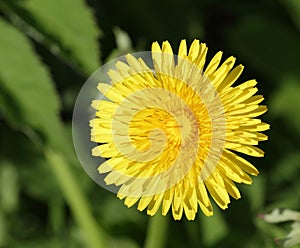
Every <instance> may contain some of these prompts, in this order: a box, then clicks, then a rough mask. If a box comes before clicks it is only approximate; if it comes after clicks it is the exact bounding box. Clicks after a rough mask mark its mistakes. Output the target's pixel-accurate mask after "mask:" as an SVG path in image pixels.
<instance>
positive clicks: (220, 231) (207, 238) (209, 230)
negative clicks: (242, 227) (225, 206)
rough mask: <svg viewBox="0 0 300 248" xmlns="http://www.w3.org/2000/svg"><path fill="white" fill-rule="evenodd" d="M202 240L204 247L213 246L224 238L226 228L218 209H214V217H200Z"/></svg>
mask: <svg viewBox="0 0 300 248" xmlns="http://www.w3.org/2000/svg"><path fill="white" fill-rule="evenodd" d="M201 227H202V240H203V243H204V244H205V246H209V247H210V246H213V245H215V244H216V243H217V242H219V241H220V240H221V239H222V238H224V237H225V236H226V234H227V232H228V228H227V225H226V222H225V220H224V218H223V216H222V215H221V213H220V210H219V209H217V208H216V209H214V215H213V216H211V217H209V218H208V217H206V216H204V215H201Z"/></svg>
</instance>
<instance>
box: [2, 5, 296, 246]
mask: <svg viewBox="0 0 300 248" xmlns="http://www.w3.org/2000/svg"><path fill="white" fill-rule="evenodd" d="M182 38H186V39H187V41H188V42H189V44H190V43H191V41H192V40H193V39H194V38H198V39H200V40H201V41H203V42H206V43H207V45H208V47H209V53H208V58H209V59H210V58H212V56H213V55H214V53H216V52H217V51H219V50H222V51H224V57H228V56H230V55H233V56H235V57H237V63H242V64H244V65H245V66H246V68H245V71H244V73H243V75H242V77H241V78H240V79H239V82H240V83H241V82H243V81H244V80H248V79H252V78H255V79H257V80H258V82H259V85H258V87H259V90H260V92H259V93H260V94H263V95H264V96H265V99H266V100H265V104H267V105H268V107H269V111H268V112H267V114H265V115H264V116H263V120H264V121H265V122H268V123H270V124H271V130H270V131H268V132H267V134H268V135H269V141H267V142H265V143H263V144H262V145H261V147H262V148H263V149H264V150H265V152H266V156H265V158H263V159H250V160H251V162H253V163H254V164H255V165H256V166H257V168H258V169H259V171H260V175H259V176H258V177H256V178H254V183H253V185H252V186H244V185H238V186H239V188H240V189H241V193H242V199H241V200H238V201H235V200H233V201H232V203H231V204H230V206H229V209H228V210H226V211H221V210H219V209H218V208H217V207H216V206H215V207H214V209H215V215H214V216H213V217H210V218H207V217H204V215H203V214H202V213H201V212H199V213H198V215H197V218H196V220H195V221H191V222H189V221H187V220H186V219H185V218H183V219H182V220H181V221H176V222H175V221H174V220H172V218H171V215H168V216H167V217H165V218H162V217H160V216H159V215H158V216H156V217H155V218H151V217H148V216H147V215H146V214H145V213H140V212H139V211H138V210H136V208H135V207H133V208H131V209H128V208H127V207H126V206H124V205H123V202H122V201H120V200H118V199H117V198H116V196H115V195H114V194H113V193H110V192H107V191H106V190H104V189H102V188H101V187H99V186H98V185H97V184H95V183H94V182H93V181H92V180H91V179H90V178H89V177H88V176H87V175H86V174H85V172H84V171H83V169H82V168H81V166H80V164H79V162H78V160H77V158H76V155H75V152H74V148H73V142H72V134H71V118H72V110H73V106H74V102H75V100H76V96H77V94H78V92H79V90H80V88H81V86H82V85H83V84H84V82H85V80H86V79H87V78H88V77H89V75H91V73H92V72H93V71H95V70H96V69H97V68H98V67H99V66H101V65H102V64H104V63H105V62H107V61H109V60H111V59H113V58H115V57H118V56H120V55H123V54H124V53H127V52H132V51H143V50H149V48H150V45H151V43H152V41H155V40H157V41H159V42H162V41H164V40H166V39H168V40H169V41H170V43H171V44H172V45H173V47H174V50H176V48H177V46H178V44H179V41H180V40H181V39H182ZM299 46H300V1H299V0H243V1H238V0H228V1H221V0H210V1H209V0H199V1H196V0H194V1H178V0H173V1H171V0H164V1H162V0H160V1H157V0H152V1H150V0H145V1H138V0H133V1H117V0H111V1H102V0H101V1H96V0H88V1H84V0H72V1H71V0H0V137H1V139H0V247H12V248H17V247H22V248H27V247H28V248H29V247H30V248H31V247H32V248H35V247H37V248H48V247H49V248H50V247H91V248H96V247H125V248H136V247H175V248H176V247H246V248H247V247H249V248H250V247H276V245H275V243H274V238H275V237H279V238H280V237H284V236H285V235H286V234H287V233H288V231H289V226H286V225H280V226H278V225H277V226H276V225H270V224H267V223H264V222H263V221H262V220H260V219H258V218H257V214H259V213H264V212H268V211H270V210H271V209H273V208H275V207H281V208H291V209H295V210H299V209H300V204H299V195H300V180H299V179H300V175H299V169H300V151H299V147H300V146H299V145H300V139H299V138H300V113H299V110H300V65H299V62H300V48H299Z"/></svg>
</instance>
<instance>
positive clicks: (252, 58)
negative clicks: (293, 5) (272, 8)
mask: <svg viewBox="0 0 300 248" xmlns="http://www.w3.org/2000/svg"><path fill="white" fill-rule="evenodd" d="M279 37H280V38H279ZM226 43H227V44H228V47H229V49H230V51H233V53H236V54H239V55H240V56H239V59H240V61H241V58H242V59H243V60H244V61H245V63H246V65H247V66H251V67H252V68H253V69H255V70H257V71H258V72H260V73H261V74H262V75H266V76H268V77H269V78H270V79H272V80H274V81H275V82H276V81H277V82H278V79H279V80H280V79H283V78H285V77H286V76H287V75H288V76H290V75H295V76H297V77H300V71H299V57H300V50H299V49H298V47H299V44H300V36H299V34H298V32H296V31H295V30H293V29H290V27H288V26H285V25H284V24H283V23H281V22H279V21H277V19H276V18H274V19H270V18H266V17H265V16H264V17H261V16H251V17H250V18H245V19H242V20H241V21H239V22H238V23H237V25H236V26H233V27H232V28H230V29H228V30H226ZM242 62H243V61H242Z"/></svg>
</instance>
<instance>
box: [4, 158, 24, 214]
mask: <svg viewBox="0 0 300 248" xmlns="http://www.w3.org/2000/svg"><path fill="white" fill-rule="evenodd" d="M18 201H19V184H18V171H17V169H16V167H15V166H13V165H12V164H11V163H9V162H6V161H4V162H2V163H1V167H0V208H1V209H2V210H3V212H6V213H11V212H13V211H14V210H15V209H16V208H17V207H18Z"/></svg>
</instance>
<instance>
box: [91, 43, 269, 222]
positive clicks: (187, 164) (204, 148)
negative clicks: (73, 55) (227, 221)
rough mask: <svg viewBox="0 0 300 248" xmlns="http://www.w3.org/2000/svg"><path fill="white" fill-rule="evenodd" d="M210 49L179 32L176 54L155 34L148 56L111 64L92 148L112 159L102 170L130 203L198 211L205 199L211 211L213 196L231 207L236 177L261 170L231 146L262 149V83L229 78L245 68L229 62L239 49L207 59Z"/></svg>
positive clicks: (255, 152)
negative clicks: (188, 41) (225, 56)
mask: <svg viewBox="0 0 300 248" xmlns="http://www.w3.org/2000/svg"><path fill="white" fill-rule="evenodd" d="M206 54H207V47H206V45H205V44H204V43H200V42H199V41H198V40H194V41H193V43H192V44H191V46H190V48H189V49H188V48H187V44H186V41H185V40H182V41H181V43H180V46H179V51H178V56H175V55H174V54H173V51H172V48H171V46H170V44H169V42H167V41H165V42H163V44H162V47H160V46H159V44H158V43H157V42H154V43H153V45H152V51H151V55H152V58H151V59H150V60H149V61H144V60H143V59H142V58H136V57H135V56H133V55H131V54H128V55H126V56H125V58H126V59H125V60H124V61H118V62H116V64H115V69H112V70H110V71H108V75H109V77H110V79H111V83H110V84H105V83H99V85H98V90H99V91H100V92H101V93H102V94H103V95H104V96H105V97H104V98H103V99H100V100H94V101H93V102H92V107H93V108H94V109H95V110H96V114H95V118H94V119H92V120H91V121H90V126H91V140H92V141H93V142H97V143H98V145H97V146H95V147H94V148H93V149H92V155H93V156H100V157H103V158H106V161H105V162H104V163H102V164H101V165H100V166H99V168H98V171H99V173H104V174H105V179H104V181H105V183H106V184H107V185H111V184H112V185H115V186H117V187H118V197H119V198H120V199H124V201H125V204H126V205H127V206H128V207H131V206H133V205H134V204H135V203H138V206H137V208H138V209H139V210H140V211H143V210H144V209H146V208H147V213H148V214H149V215H154V214H155V213H156V212H157V211H158V209H159V208H160V207H161V208H162V214H163V215H166V214H167V213H168V211H169V210H170V209H172V214H173V217H174V219H176V220H179V219H181V218H182V214H183V212H184V213H185V215H186V217H187V219H188V220H193V219H194V218H195V215H196V213H197V211H198V207H200V209H201V210H202V211H203V213H204V214H205V215H207V216H211V215H213V209H212V205H211V201H210V197H209V195H210V196H211V197H212V198H213V200H214V201H215V202H216V203H217V205H218V206H219V207H220V208H221V209H226V208H227V207H228V204H229V203H230V196H231V197H233V198H235V199H238V198H240V193H239V190H238V189H237V187H236V186H235V183H246V184H251V182H252V180H251V177H250V176H249V174H250V175H257V174H258V171H257V169H256V168H255V167H254V166H253V165H252V164H251V163H249V162H248V161H246V160H245V159H244V158H242V157H241V156H240V155H237V154H236V153H235V152H239V153H243V154H247V155H250V156H256V157H262V156H263V155H264V153H263V151H262V150H260V149H259V148H257V147H256V145H258V142H259V141H263V140H267V136H266V135H264V134H262V133H260V132H261V131H265V130H267V129H269V125H268V124H266V123H263V122H261V120H260V119H257V118H256V117H257V116H259V115H261V114H263V113H264V112H266V110H267V108H266V106H263V105H259V104H260V103H261V102H262V101H263V96H261V95H255V94H256V92H257V88H256V87H255V86H256V83H257V82H256V81H255V80H250V81H247V82H244V83H242V84H240V85H238V86H232V85H233V84H234V82H235V81H236V80H237V79H238V77H239V76H240V74H241V73H242V71H243V68H244V67H243V66H242V65H238V66H237V67H235V68H234V69H233V67H234V63H235V58H234V57H229V58H228V59H226V60H225V61H224V62H223V63H221V57H222V52H218V53H217V54H216V55H215V56H214V57H213V59H212V60H211V61H210V63H209V64H208V65H207V66H205V60H206Z"/></svg>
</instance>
